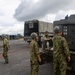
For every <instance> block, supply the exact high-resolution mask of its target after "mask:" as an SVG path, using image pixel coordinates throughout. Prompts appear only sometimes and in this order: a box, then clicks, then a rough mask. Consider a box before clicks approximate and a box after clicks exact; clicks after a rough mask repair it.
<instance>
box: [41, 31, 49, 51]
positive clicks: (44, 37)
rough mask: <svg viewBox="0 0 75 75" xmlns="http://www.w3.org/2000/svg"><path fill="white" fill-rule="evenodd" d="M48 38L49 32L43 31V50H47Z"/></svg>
mask: <svg viewBox="0 0 75 75" xmlns="http://www.w3.org/2000/svg"><path fill="white" fill-rule="evenodd" d="M48 40H50V37H49V32H48V31H45V35H44V36H43V38H42V43H43V52H46V49H48V50H49V42H48Z"/></svg>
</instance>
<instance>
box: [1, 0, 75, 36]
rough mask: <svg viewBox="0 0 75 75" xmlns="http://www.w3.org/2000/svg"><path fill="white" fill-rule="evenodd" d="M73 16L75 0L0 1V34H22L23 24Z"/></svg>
mask: <svg viewBox="0 0 75 75" xmlns="http://www.w3.org/2000/svg"><path fill="white" fill-rule="evenodd" d="M71 14H75V0H0V30H1V31H0V34H18V33H20V34H22V35H23V30H24V22H25V21H27V20H31V19H38V20H42V21H47V22H53V21H54V20H60V19H62V18H64V17H65V16H66V15H71Z"/></svg>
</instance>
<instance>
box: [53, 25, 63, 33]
mask: <svg viewBox="0 0 75 75" xmlns="http://www.w3.org/2000/svg"><path fill="white" fill-rule="evenodd" d="M61 31H62V30H61V28H60V27H59V26H55V27H54V32H55V33H58V32H61Z"/></svg>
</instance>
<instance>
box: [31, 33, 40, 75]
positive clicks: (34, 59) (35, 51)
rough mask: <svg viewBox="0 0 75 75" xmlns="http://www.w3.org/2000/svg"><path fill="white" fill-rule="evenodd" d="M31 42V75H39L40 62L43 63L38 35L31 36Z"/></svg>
mask: <svg viewBox="0 0 75 75" xmlns="http://www.w3.org/2000/svg"><path fill="white" fill-rule="evenodd" d="M31 38H32V40H31V42H30V63H31V75H38V71H39V63H38V61H39V62H41V58H40V54H39V48H38V43H37V41H38V35H37V34H36V33H32V34H31Z"/></svg>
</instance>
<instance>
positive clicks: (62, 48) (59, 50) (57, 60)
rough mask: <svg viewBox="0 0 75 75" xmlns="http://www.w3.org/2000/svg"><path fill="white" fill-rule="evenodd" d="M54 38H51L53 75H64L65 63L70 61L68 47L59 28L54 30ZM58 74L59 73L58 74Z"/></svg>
mask: <svg viewBox="0 0 75 75" xmlns="http://www.w3.org/2000/svg"><path fill="white" fill-rule="evenodd" d="M54 32H55V36H54V37H53V49H54V50H53V61H54V75H66V70H67V61H68V62H69V61H70V53H69V47H68V44H67V42H66V40H65V38H64V37H62V36H61V35H62V32H61V28H60V27H59V26H56V27H55V28H54ZM58 72H59V73H58Z"/></svg>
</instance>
